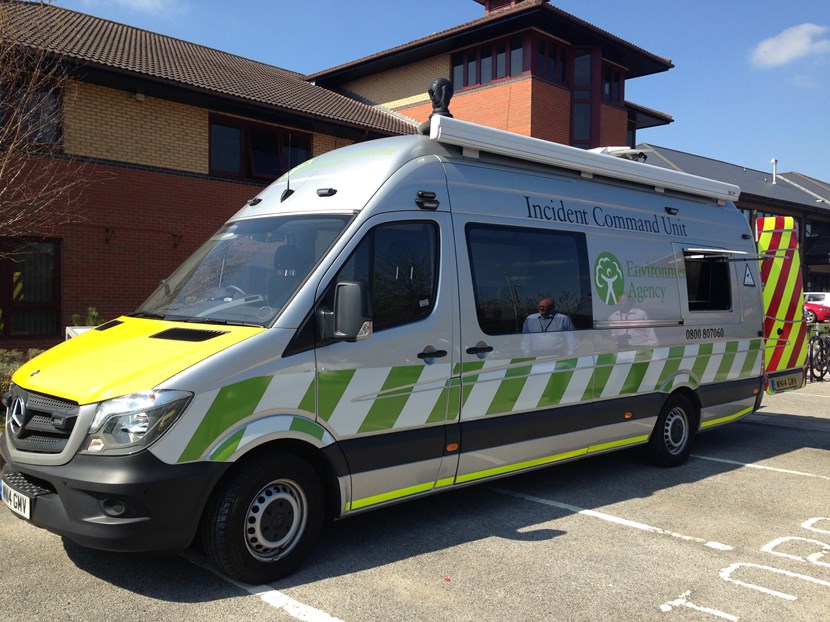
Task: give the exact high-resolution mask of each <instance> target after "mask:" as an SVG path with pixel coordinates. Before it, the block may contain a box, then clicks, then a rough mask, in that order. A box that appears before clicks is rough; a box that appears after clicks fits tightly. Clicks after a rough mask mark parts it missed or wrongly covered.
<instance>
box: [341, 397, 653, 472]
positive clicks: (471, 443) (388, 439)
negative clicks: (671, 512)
mask: <svg viewBox="0 0 830 622" xmlns="http://www.w3.org/2000/svg"><path fill="white" fill-rule="evenodd" d="M664 400H665V396H664V395H661V394H660V393H651V394H648V395H641V396H635V397H627V398H617V399H614V400H608V401H600V402H593V403H586V404H575V405H573V406H558V407H555V408H548V409H545V410H537V411H533V412H527V413H516V414H510V415H502V416H495V417H484V418H481V419H475V420H473V421H467V422H462V423H461V424H457V423H453V424H448V425H444V426H440V425H439V426H432V427H427V428H419V429H415V430H406V431H402V432H390V433H387V434H378V435H374V436H368V437H360V438H354V439H349V440H345V441H342V442H340V443H339V446H340V448H341V449H342V451H343V454H344V455H345V457H346V463H347V464H348V468H349V470H350V471H351V473H353V474H354V473H365V472H367V471H374V470H377V469H384V468H389V467H395V466H402V465H405V464H412V463H415V462H420V461H424V460H431V459H436V458H440V457H442V456H444V455H445V454H446V453H447V452H446V446H447V445H448V444H449V443H459V444H460V446H461V447H460V450H459V451H460V452H461V453H468V452H471V451H481V450H486V449H491V448H493V447H501V446H504V445H510V444H512V443H521V442H524V441H529V440H535V439H540V438H547V437H552V436H557V435H560V434H568V433H569V432H577V431H580V430H587V429H590V428H596V427H600V426H605V425H612V424H615V423H624V422H626V421H632V420H636V419H644V418H647V417H656V416H657V414H658V413H659V412H660V407H661V406H662V405H663V401H664ZM453 453H455V452H453ZM338 475H344V473H338Z"/></svg>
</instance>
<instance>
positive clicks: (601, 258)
mask: <svg viewBox="0 0 830 622" xmlns="http://www.w3.org/2000/svg"><path fill="white" fill-rule="evenodd" d="M594 285H595V286H596V288H597V293H598V294H599V295H600V296H601V297H602V299H603V300H604V301H605V304H608V305H615V304H617V302H618V301H619V299H620V296H622V295H623V292H624V291H625V279H624V278H623V269H622V264H621V263H620V260H619V259H617V258H616V257H614V255H612V254H611V253H600V254H599V255H598V256H597V260H596V262H594Z"/></svg>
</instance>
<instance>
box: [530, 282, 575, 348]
mask: <svg viewBox="0 0 830 622" xmlns="http://www.w3.org/2000/svg"><path fill="white" fill-rule="evenodd" d="M572 330H574V324H573V322H572V321H571V318H570V317H568V316H567V315H565V314H564V313H556V311H555V310H554V302H553V298H551V297H550V296H545V297H544V298H541V299H540V300H539V302H538V303H536V313H531V314H530V315H528V316H527V317H526V318H525V321H524V324H523V325H522V333H524V337H522V353H523V354H525V355H533V354H558V353H567V354H571V353H573V352H574V351H575V350H576V342H575V340H574V339H573V338H572V337H571V336H570V335H567V336H565V338H564V339H563V336H562V335H561V334H560V335H554V334H552V333H562V332H568V331H572Z"/></svg>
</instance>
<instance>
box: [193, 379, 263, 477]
mask: <svg viewBox="0 0 830 622" xmlns="http://www.w3.org/2000/svg"><path fill="white" fill-rule="evenodd" d="M271 378H272V377H271V376H260V377H257V378H251V379H249V380H243V381H242V382H236V383H234V384H231V385H228V386H226V387H222V388H221V389H220V390H219V393H217V395H216V398H215V399H214V400H213V403H212V404H211V405H210V407H209V408H208V410H207V412H206V413H205V416H204V417H202V420H201V421H200V422H199V427H198V428H196V432H195V433H194V434H193V437H192V438H191V439H190V442H189V443H188V444H187V447H185V448H184V451H183V452H182V455H181V456H179V462H186V461H188V460H197V459H198V458H200V457H201V456H202V454H203V453H204V452H205V450H206V449H207V448H208V447H210V444H211V443H212V442H213V441H214V440H216V439H217V438H219V437H220V436H221V435H222V433H224V432H225V430H227V429H228V428H230V427H231V426H233V425H234V424H236V423H237V422H239V421H242V420H243V419H244V418H245V417H250V416H251V415H252V414H254V409H255V408H256V406H257V404H259V401H260V400H261V399H262V396H263V394H264V393H265V389H267V388H268V385H269V384H270V383H271Z"/></svg>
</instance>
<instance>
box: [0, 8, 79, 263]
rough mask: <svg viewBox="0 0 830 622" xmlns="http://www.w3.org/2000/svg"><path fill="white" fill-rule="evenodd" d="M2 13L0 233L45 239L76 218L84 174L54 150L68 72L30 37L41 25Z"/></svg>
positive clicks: (41, 41) (40, 37)
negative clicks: (43, 237)
mask: <svg viewBox="0 0 830 622" xmlns="http://www.w3.org/2000/svg"><path fill="white" fill-rule="evenodd" d="M32 4H33V5H36V7H37V8H36V9H35V10H38V11H46V10H51V7H49V3H48V2H42V1H39V0H38V1H36V2H33V3H32ZM4 5H5V6H4ZM9 8H10V7H9V5H8V4H7V3H5V2H2V1H0V236H3V237H20V236H47V235H52V234H54V232H55V231H56V229H57V228H58V227H60V226H61V225H65V224H68V223H70V222H77V221H79V220H82V219H83V218H82V213H81V209H80V208H81V205H80V203H81V201H80V199H81V196H82V190H83V188H84V187H85V186H86V185H87V184H88V183H89V175H88V171H85V170H84V167H83V166H80V165H77V166H71V160H72V158H71V157H69V156H67V155H65V154H64V153H63V151H62V148H61V132H62V128H63V110H64V103H65V101H64V97H65V96H66V88H65V87H66V85H67V82H68V80H69V71H68V69H67V67H66V65H65V64H64V63H63V62H62V61H61V59H60V57H58V56H56V55H54V54H52V53H51V52H50V51H49V50H48V45H47V43H48V33H47V32H37V30H36V29H37V27H38V24H42V23H43V20H39V19H36V20H34V21H33V20H31V19H26V20H22V21H21V20H20V19H14V15H12V14H11V12H10V11H9ZM29 8H30V9H31V8H33V7H29ZM0 252H2V251H0Z"/></svg>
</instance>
